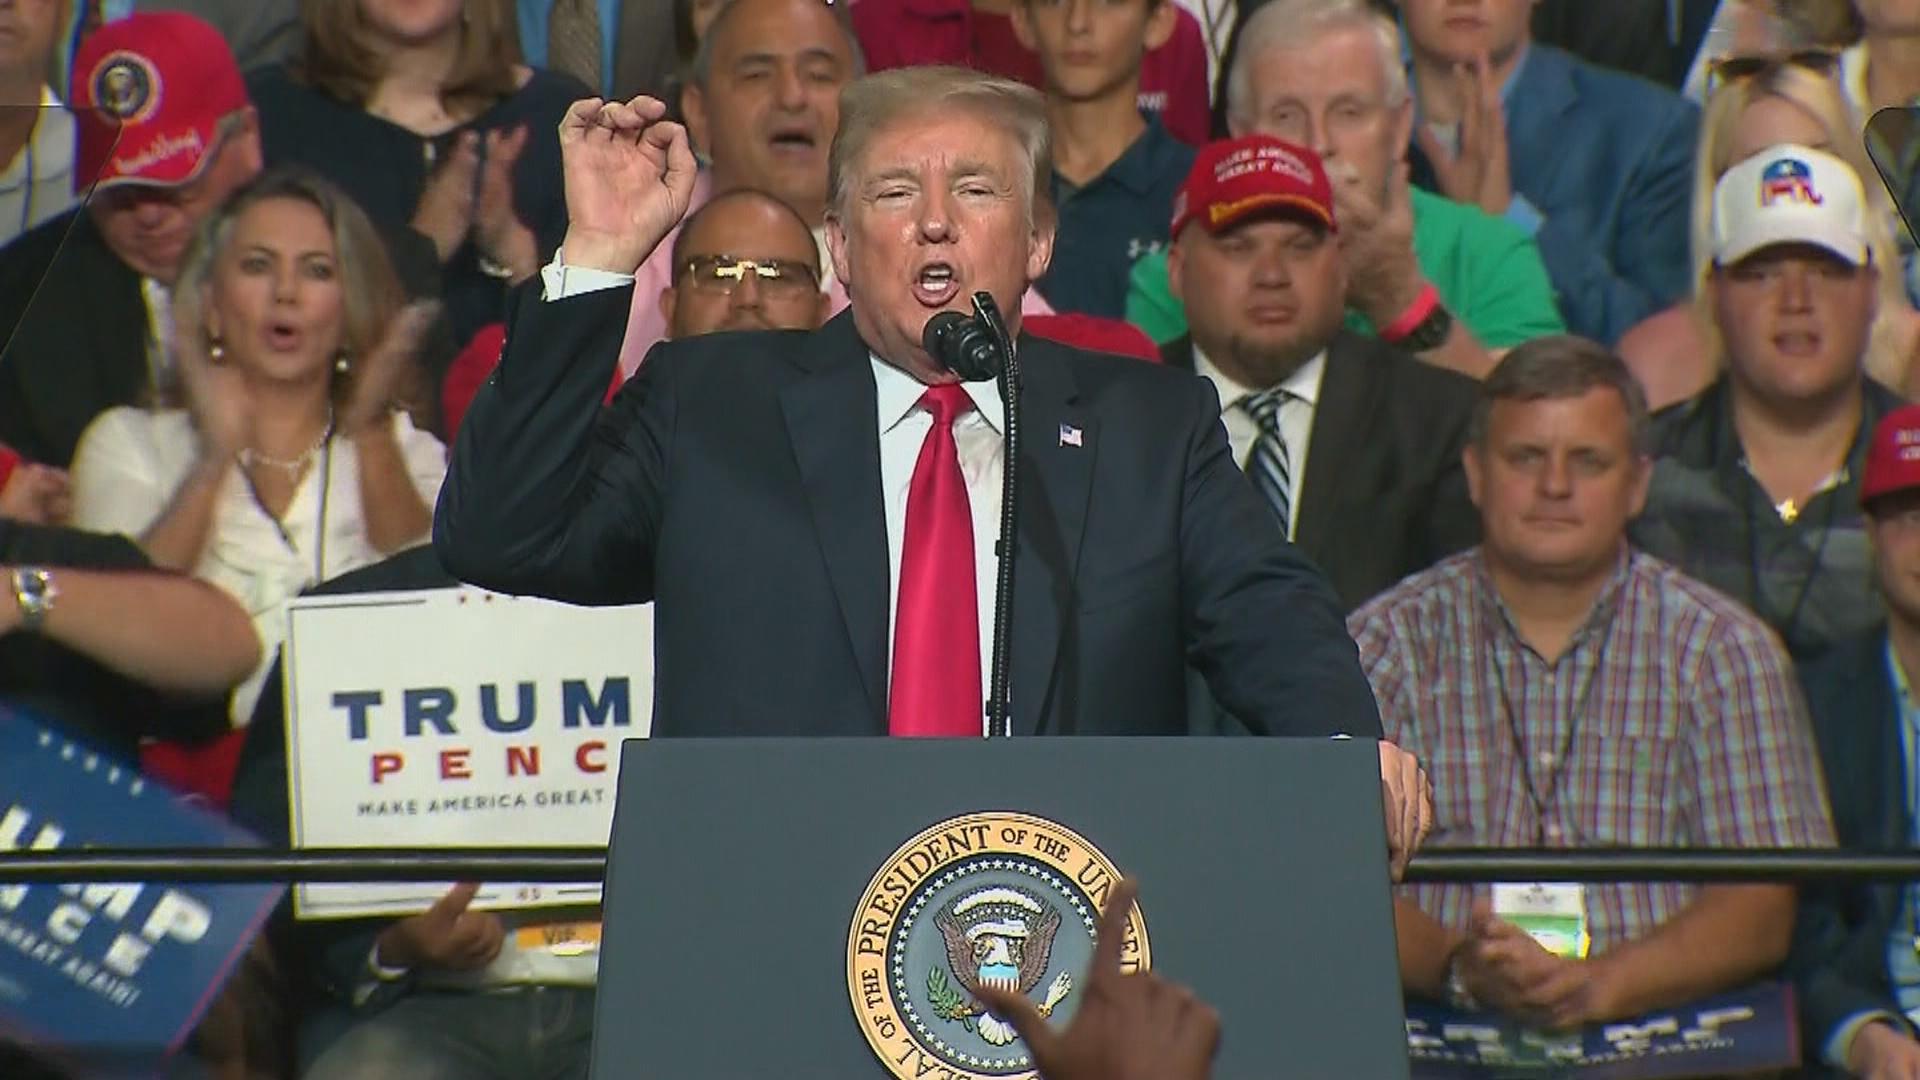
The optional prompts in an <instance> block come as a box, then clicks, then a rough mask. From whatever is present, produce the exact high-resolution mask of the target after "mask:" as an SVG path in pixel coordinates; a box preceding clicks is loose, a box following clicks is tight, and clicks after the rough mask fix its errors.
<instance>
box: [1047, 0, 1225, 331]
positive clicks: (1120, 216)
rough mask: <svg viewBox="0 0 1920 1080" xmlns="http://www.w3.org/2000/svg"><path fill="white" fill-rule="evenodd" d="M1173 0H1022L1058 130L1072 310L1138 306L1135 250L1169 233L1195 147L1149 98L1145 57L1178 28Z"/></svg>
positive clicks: (1056, 261) (1059, 207)
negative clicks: (1146, 103)
mask: <svg viewBox="0 0 1920 1080" xmlns="http://www.w3.org/2000/svg"><path fill="white" fill-rule="evenodd" d="M1175 14H1176V12H1175V10H1174V6H1173V4H1172V2H1171V0H1019V2H1018V3H1016V4H1015V5H1014V9H1013V26H1014V32H1015V33H1016V34H1017V35H1018V36H1019V38H1020V43H1021V44H1022V45H1025V46H1026V47H1027V48H1030V49H1032V50H1033V51H1034V52H1035V53H1037V54H1039V57H1040V66H1041V70H1042V71H1043V72H1044V80H1043V84H1042V85H1043V87H1044V89H1045V91H1046V95H1047V124H1048V126H1049V127H1050V128H1051V129H1052V132H1053V183H1052V196H1053V205H1054V207H1055V210H1056V212H1057V213H1058V215H1059V219H1060V220H1059V231H1058V234H1057V238H1056V240H1055V241H1054V243H1055V247H1054V256H1053V269H1052V270H1050V271H1049V272H1048V273H1047V276H1046V277H1043V278H1041V279H1040V283H1039V284H1040V292H1041V295H1043V296H1045V297H1046V298H1047V302H1048V303H1050V304H1052V305H1053V306H1054V308H1056V309H1057V310H1060V311H1076V312H1083V313H1085V314H1089V315H1099V316H1103V317H1106V318H1116V319H1117V318H1120V317H1122V316H1124V315H1125V314H1126V306H1127V275H1128V273H1129V272H1130V271H1131V270H1132V268H1133V263H1134V260H1135V259H1137V258H1139V257H1140V256H1141V255H1143V254H1146V253H1147V252H1151V251H1157V250H1159V249H1160V248H1162V247H1164V246H1165V245H1166V242H1167V232H1166V229H1167V224H1166V223H1167V222H1168V221H1169V220H1171V219H1172V217H1173V196H1174V191H1175V190H1176V189H1177V188H1178V187H1179V186H1180V182H1181V180H1182V179H1184V178H1185V177H1186V175H1187V170H1188V169H1190V168H1191V167H1192V166H1193V154H1194V151H1193V148H1192V147H1190V146H1188V145H1186V144H1185V143H1182V142H1180V141H1179V140H1178V139H1175V138H1174V137H1173V136H1172V135H1171V134H1169V133H1168V132H1167V129H1166V128H1165V127H1164V126H1163V125H1162V124H1161V122H1160V120H1159V118H1158V117H1156V116H1154V115H1152V114H1149V113H1143V112H1142V111H1141V110H1140V108H1139V105H1138V99H1139V93H1140V66H1141V61H1142V59H1143V58H1144V57H1145V56H1146V53H1147V51H1148V50H1149V49H1154V48H1158V47H1159V46H1160V45H1161V44H1163V43H1165V42H1166V41H1167V39H1168V37H1169V36H1170V35H1171V34H1172V33H1173V28H1174V17H1175Z"/></svg>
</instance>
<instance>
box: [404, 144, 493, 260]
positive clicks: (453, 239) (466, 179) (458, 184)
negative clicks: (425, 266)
mask: <svg viewBox="0 0 1920 1080" xmlns="http://www.w3.org/2000/svg"><path fill="white" fill-rule="evenodd" d="M479 169H480V136H479V135H477V134H475V133H474V132H471V131H463V132H461V133H460V134H459V135H457V136H455V137H454V140H453V145H452V150H451V152H450V153H449V154H448V155H447V157H446V160H444V161H442V162H441V163H440V165H439V167H437V168H436V169H434V170H433V173H432V174H431V175H430V176H428V177H427V186H426V188H425V190H423V191H421V192H420V203H419V205H417V206H415V207H414V209H413V220H412V222H411V223H410V224H412V226H413V228H414V231H415V232H418V233H421V234H423V235H424V236H426V238H427V239H429V240H431V241H433V249H434V251H435V253H437V254H438V255H439V256H440V261H441V262H446V261H447V260H448V259H451V258H453V255H454V252H456V251H459V250H460V248H461V246H462V245H464V244H465V243H466V242H467V235H468V233H470V232H471V231H472V230H473V204H474V187H475V183H474V181H475V179H476V178H477V177H478V175H479Z"/></svg>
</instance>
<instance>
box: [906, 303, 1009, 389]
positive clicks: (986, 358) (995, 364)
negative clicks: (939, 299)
mask: <svg viewBox="0 0 1920 1080" xmlns="http://www.w3.org/2000/svg"><path fill="white" fill-rule="evenodd" d="M920 344H921V346H922V347H923V348H925V349H926V350H927V355H928V356H931V357H933V358H934V360H936V361H938V362H939V364H940V366H942V367H944V368H946V369H947V370H948V371H951V372H953V373H954V374H955V375H958V376H960V378H962V379H964V380H965V381H967V382H985V381H987V380H989V379H997V378H999V377H1000V370H1001V368H1002V367H1003V366H1004V361H1003V359H1002V357H1001V354H1000V343H999V342H998V341H997V340H996V339H995V336H994V333H993V330H992V328H990V327H989V326H987V324H986V323H985V321H984V320H981V319H970V318H968V317H967V316H965V315H962V314H960V313H959V312H957V311H942V312H940V313H939V314H938V315H935V316H934V317H933V318H931V319H928V320H927V328H926V329H925V330H924V331H922V332H921V335H920Z"/></svg>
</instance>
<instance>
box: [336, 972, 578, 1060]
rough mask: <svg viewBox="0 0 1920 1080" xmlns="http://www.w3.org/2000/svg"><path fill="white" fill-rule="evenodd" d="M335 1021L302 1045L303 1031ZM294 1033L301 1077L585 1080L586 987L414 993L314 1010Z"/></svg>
mask: <svg viewBox="0 0 1920 1080" xmlns="http://www.w3.org/2000/svg"><path fill="white" fill-rule="evenodd" d="M342 1021H345V1023H346V1028H345V1030H344V1031H342V1032H341V1033H340V1034H339V1036H338V1037H337V1038H334V1039H332V1040H331V1041H329V1042H326V1043H325V1044H324V1045H319V1044H315V1045H313V1046H311V1049H310V1048H309V1034H310V1033H312V1034H318V1033H319V1029H323V1028H331V1029H333V1030H338V1029H339V1027H340V1025H341V1023H342ZM301 1034H302V1039H301V1044H302V1045H301V1052H302V1053H301V1057H302V1060H303V1062H305V1061H307V1060H311V1064H308V1065H305V1067H304V1068H303V1069H302V1071H301V1076H302V1077H303V1078H304V1080H494V1078H498V1080H585V1077H586V1075H587V1059H588V1053H587V1052H588V1049H589V1048H590V1046H591V1044H592V1039H593V991H592V990H591V989H585V988H576V987H570V986H526V987H514V988H512V989H507V990H496V991H487V992H481V993H468V992H460V991H440V990H415V991H414V992H412V993H410V994H408V995H407V996H406V997H403V998H401V999H400V1000H399V1001H396V1002H394V1003H393V1004H392V1005H389V1006H387V1007H386V1008H384V1009H381V1010H380V1011H379V1012H376V1013H373V1014H371V1015H367V1016H359V1015H357V1014H346V1013H343V1012H337V1011H336V1012H333V1013H329V1014H323V1015H321V1016H319V1017H315V1018H314V1021H312V1022H310V1023H309V1025H308V1026H307V1028H306V1029H304V1030H303V1031H302V1033H301ZM314 1052H317V1054H318V1056H317V1057H312V1056H311V1055H312V1053H314Z"/></svg>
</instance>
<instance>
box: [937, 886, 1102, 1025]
mask: <svg viewBox="0 0 1920 1080" xmlns="http://www.w3.org/2000/svg"><path fill="white" fill-rule="evenodd" d="M934 925H936V926H938V927H939V928H940V936H941V937H942V938H943V939H944V940H945V942H946V956H947V962H946V964H945V965H944V967H943V966H941V965H935V966H934V967H933V968H932V969H931V970H929V971H928V972H927V996H928V998H929V999H930V1000H931V1002H932V1004H933V1007H934V1014H935V1015H936V1016H939V1017H940V1018H941V1019H943V1020H946V1021H949V1022H956V1023H959V1024H961V1025H962V1026H964V1027H965V1028H966V1030H968V1031H977V1032H978V1033H979V1035H980V1037H981V1038H982V1039H985V1040H986V1041H987V1042H989V1043H991V1044H992V1045H994V1046H1006V1045H1008V1044H1009V1043H1011V1042H1013V1041H1014V1039H1016V1038H1018V1037H1019V1036H1018V1034H1017V1033H1016V1032H1015V1031H1014V1030H1013V1025H1012V1024H1009V1023H1007V1022H1006V1021H1005V1020H1003V1019H1001V1018H1000V1017H997V1016H995V1015H993V1014H992V1013H990V1012H988V1011H987V1009H986V1006H984V1005H982V1004H981V1003H980V1002H979V1001H977V1000H975V997H974V994H975V992H976V991H977V990H978V988H980V987H982V986H991V987H997V988H999V989H1002V990H1009V991H1012V992H1014V993H1017V994H1024V995H1027V996H1029V997H1031V996H1032V994H1033V992H1034V990H1035V988H1036V987H1038V986H1039V985H1040V982H1041V980H1042V979H1044V978H1046V974H1047V965H1048V963H1049V962H1050V960H1051V958H1052V954H1053V938H1054V935H1055V934H1056V933H1058V932H1059V930H1060V912H1059V911H1058V910H1056V909H1055V908H1054V907H1053V905H1051V904H1049V903H1047V902H1046V901H1045V900H1042V899H1041V898H1039V897H1037V896H1035V895H1034V894H1032V893H1030V892H1028V891H1027V890H1025V889H1020V888H1014V887H1011V886H1005V885H995V886H990V887H987V888H982V889H976V890H974V891H972V892H969V893H964V894H962V895H960V896H958V897H955V898H954V900H953V901H952V902H951V903H949V904H948V905H947V906H945V907H944V908H942V909H941V910H940V912H939V914H937V915H936V916H934ZM955 984H958V988H957V989H956V987H955ZM1072 992H1073V976H1072V975H1070V974H1068V973H1067V972H1064V971H1063V972H1061V973H1060V974H1059V975H1058V976H1057V977H1055V978H1054V980H1053V982H1052V984H1051V985H1050V986H1048V988H1047V994H1046V997H1045V998H1044V999H1043V1000H1042V1001H1041V1002H1040V1006H1039V1008H1040V1015H1042V1016H1049V1015H1051V1014H1052V1013H1053V1010H1054V1008H1055V1007H1057V1006H1058V1005H1059V1004H1060V1003H1061V1002H1062V1001H1064V1000H1066V998H1067V995H1069V994H1071V993H1072Z"/></svg>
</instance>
